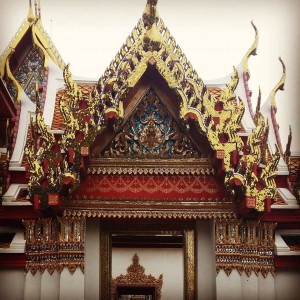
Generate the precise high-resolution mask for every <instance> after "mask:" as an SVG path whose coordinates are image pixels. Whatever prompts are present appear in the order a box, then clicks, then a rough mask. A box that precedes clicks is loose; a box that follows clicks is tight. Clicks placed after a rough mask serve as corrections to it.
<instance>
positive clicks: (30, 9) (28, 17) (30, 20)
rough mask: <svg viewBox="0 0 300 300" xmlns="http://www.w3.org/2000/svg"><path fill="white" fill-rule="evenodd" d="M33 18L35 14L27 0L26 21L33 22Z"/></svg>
mask: <svg viewBox="0 0 300 300" xmlns="http://www.w3.org/2000/svg"><path fill="white" fill-rule="evenodd" d="M34 20H35V16H34V14H33V11H32V6H31V0H29V9H28V14H27V21H28V22H29V23H32V22H34Z"/></svg>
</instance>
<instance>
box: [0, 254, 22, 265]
mask: <svg viewBox="0 0 300 300" xmlns="http://www.w3.org/2000/svg"><path fill="white" fill-rule="evenodd" d="M25 264H26V260H25V253H1V254H0V267H5V268H14V267H25Z"/></svg>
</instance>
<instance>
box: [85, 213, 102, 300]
mask: <svg viewBox="0 0 300 300" xmlns="http://www.w3.org/2000/svg"><path fill="white" fill-rule="evenodd" d="M84 256H85V267H84V271H85V276H84V281H85V284H84V299H87V300H89V299H91V300H92V299H98V298H99V295H100V219H98V218H97V219H92V218H89V219H87V220H86V228H85V255H84Z"/></svg>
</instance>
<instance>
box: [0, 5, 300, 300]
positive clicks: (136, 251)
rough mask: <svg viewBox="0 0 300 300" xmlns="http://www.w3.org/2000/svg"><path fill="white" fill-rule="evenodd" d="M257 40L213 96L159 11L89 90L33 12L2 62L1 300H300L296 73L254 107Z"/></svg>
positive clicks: (149, 14)
mask: <svg viewBox="0 0 300 300" xmlns="http://www.w3.org/2000/svg"><path fill="white" fill-rule="evenodd" d="M25 13H26V12H25ZM249 26H251V25H250V23H249ZM252 26H253V29H254V31H253V40H252V41H249V49H248V51H247V49H245V55H244V57H242V59H241V63H240V64H239V65H238V66H236V67H234V68H233V70H232V73H231V75H230V76H227V77H224V78H223V79H221V80H215V81H208V82H205V81H203V80H202V79H201V77H200V76H199V75H198V73H197V71H196V70H194V68H193V66H192V65H191V63H190V62H189V60H188V58H187V57H186V56H185V54H184V53H183V52H182V51H181V48H180V46H179V45H178V44H177V42H176V41H175V39H174V37H173V36H172V34H171V33H170V31H169V29H168V28H167V27H166V24H165V23H164V22H163V20H162V19H161V18H160V17H159V15H158V13H157V0H147V4H146V8H145V10H144V12H141V18H140V20H138V22H137V24H136V26H135V27H134V28H133V30H132V32H131V33H130V34H129V36H128V37H127V38H125V37H124V38H125V39H124V40H125V42H124V44H123V45H122V46H121V48H120V50H119V51H117V49H116V55H115V58H114V60H113V61H112V62H111V63H110V65H109V66H108V67H107V69H106V71H105V72H104V74H103V75H102V76H101V77H100V78H99V79H98V81H90V80H84V79H80V80H75V78H73V77H72V74H71V66H69V65H66V64H65V63H64V61H63V59H62V58H61V56H60V54H59V52H58V51H57V49H56V48H55V46H54V44H53V43H52V41H51V39H50V37H49V36H48V34H47V33H46V32H45V30H44V27H43V24H42V20H41V14H40V5H39V2H37V1H35V5H31V3H30V7H29V12H28V15H27V18H26V19H25V21H24V22H23V23H22V24H21V26H20V28H19V30H18V31H17V33H16V35H15V36H14V37H13V39H12V41H11V43H10V44H9V45H8V47H7V50H5V52H4V53H3V54H2V56H1V58H0V106H1V109H0V122H1V126H0V143H1V145H0V154H1V156H0V158H1V159H0V165H1V167H0V182H1V186H0V196H1V204H0V237H1V239H0V286H1V288H0V298H1V299H28V300H29V299H30V300H32V299H61V300H63V299H102V300H108V299H120V300H121V299H122V300H125V299H128V300H129V299H147V300H150V299H151V300H153V299H156V300H158V299H165V300H176V299H178V300H181V299H185V300H193V299H220V300H221V299H224V300H226V299H263V300H265V299H286V300H291V299H299V295H300V292H299V288H298V285H299V282H300V281H299V280H300V210H299V198H300V168H299V162H300V159H299V157H297V156H293V155H292V153H291V150H290V149H291V143H292V131H291V132H290V134H289V138H288V143H287V145H286V146H285V145H282V144H281V141H280V135H279V131H278V127H279V125H278V123H277V121H276V113H277V107H276V93H277V92H278V90H282V89H283V87H284V83H285V76H286V68H285V65H284V62H283V61H282V60H281V59H280V61H279V62H278V63H280V64H281V65H282V77H281V78H278V83H277V84H276V83H275V84H274V89H273V90H272V91H271V92H270V94H269V97H268V98H267V99H265V100H264V101H263V100H262V99H261V97H259V99H258V101H257V106H256V108H255V107H253V106H252V102H253V101H254V100H253V99H251V90H250V87H249V84H248V83H249V78H250V71H249V69H248V60H249V59H250V58H251V56H252V55H255V54H256V49H257V46H258V37H259V33H258V30H257V28H256V26H255V25H254V24H253V23H252ZM195 34H196V33H195ZM251 43H252V44H251ZM100 75H101V74H99V76H100ZM201 76H205V74H201Z"/></svg>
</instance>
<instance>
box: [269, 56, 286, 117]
mask: <svg viewBox="0 0 300 300" xmlns="http://www.w3.org/2000/svg"><path fill="white" fill-rule="evenodd" d="M279 61H280V63H281V65H282V75H281V78H280V80H279V82H278V83H277V84H276V86H275V87H274V89H273V90H272V91H271V93H270V98H271V105H272V107H273V108H274V109H275V112H277V106H276V100H275V95H276V93H277V91H278V90H281V91H283V90H284V83H285V79H286V68H285V64H284V62H283V60H282V59H281V57H279Z"/></svg>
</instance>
